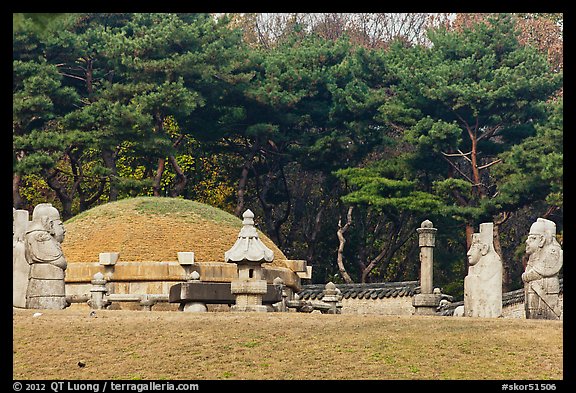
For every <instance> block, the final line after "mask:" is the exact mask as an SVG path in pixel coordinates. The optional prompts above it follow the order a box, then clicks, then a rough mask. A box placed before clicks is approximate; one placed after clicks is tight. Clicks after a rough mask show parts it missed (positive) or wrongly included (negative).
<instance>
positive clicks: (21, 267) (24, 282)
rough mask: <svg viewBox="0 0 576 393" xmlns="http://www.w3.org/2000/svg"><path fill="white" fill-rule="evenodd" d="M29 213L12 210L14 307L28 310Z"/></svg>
mask: <svg viewBox="0 0 576 393" xmlns="http://www.w3.org/2000/svg"><path fill="white" fill-rule="evenodd" d="M28 215H29V213H28V211H27V210H16V209H14V208H12V306H14V307H18V308H26V292H27V291H28V280H29V278H30V265H29V264H28V261H27V260H26V246H25V245H24V235H25V234H26V227H27V226H28Z"/></svg>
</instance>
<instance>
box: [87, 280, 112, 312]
mask: <svg viewBox="0 0 576 393" xmlns="http://www.w3.org/2000/svg"><path fill="white" fill-rule="evenodd" d="M106 282H107V281H106V279H105V278H104V274H102V273H100V272H98V273H96V274H94V276H93V277H92V280H91V281H90V283H91V284H92V287H91V288H90V300H89V301H88V305H89V306H90V308H92V309H94V310H102V309H105V308H106V307H108V305H109V302H108V300H106V294H107V293H108V290H107V289H106Z"/></svg>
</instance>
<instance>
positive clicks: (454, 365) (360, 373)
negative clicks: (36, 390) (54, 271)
mask: <svg viewBox="0 0 576 393" xmlns="http://www.w3.org/2000/svg"><path fill="white" fill-rule="evenodd" d="M34 312H36V311H35V310H16V311H15V314H14V317H13V333H14V337H13V378H14V379H70V380H76V379H77V380H88V379H104V380H109V379H112V380H118V379H124V380H139V379H142V380H149V379H152V380H163V379H175V380H222V379H233V380H240V379H242V380H291V379H296V380H327V379H350V380H398V379H403V380H410V379H425V380H432V379H434V380H478V379H482V380H484V379H486V380H488V379H505V380H560V379H562V378H563V366H562V365H563V361H562V359H563V358H562V356H563V351H562V335H563V330H562V322H559V321H534V320H520V319H471V318H451V317H421V316H410V317H389V316H376V315H324V314H316V313H313V314H301V313H263V314H260V313H232V312H211V313H204V314H194V313H182V312H168V311H164V312H163V311H152V312H145V311H111V310H105V311H104V310H103V311H97V313H96V317H90V316H89V311H88V310H85V309H67V310H45V311H43V314H42V315H41V316H40V317H33V316H32V315H33V314H34ZM79 361H82V362H84V363H85V364H86V366H85V367H83V368H80V367H79V366H78V362H79Z"/></svg>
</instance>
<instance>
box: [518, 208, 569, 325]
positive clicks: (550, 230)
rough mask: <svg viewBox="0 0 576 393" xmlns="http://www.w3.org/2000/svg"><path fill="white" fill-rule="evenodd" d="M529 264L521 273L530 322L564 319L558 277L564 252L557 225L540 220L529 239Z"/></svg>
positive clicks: (527, 316)
mask: <svg viewBox="0 0 576 393" xmlns="http://www.w3.org/2000/svg"><path fill="white" fill-rule="evenodd" d="M526 254H528V263H527V265H526V270H525V271H524V273H522V281H523V282H524V294H525V295H524V296H525V298H524V309H525V311H526V318H527V319H562V310H561V307H560V304H559V293H560V281H559V278H558V273H559V272H560V269H561V268H562V264H563V251H562V248H561V246H560V244H559V243H558V241H557V240H556V224H555V223H554V222H553V221H550V220H546V219H544V218H538V220H536V222H535V223H533V224H532V226H531V227H530V233H529V234H528V238H527V239H526Z"/></svg>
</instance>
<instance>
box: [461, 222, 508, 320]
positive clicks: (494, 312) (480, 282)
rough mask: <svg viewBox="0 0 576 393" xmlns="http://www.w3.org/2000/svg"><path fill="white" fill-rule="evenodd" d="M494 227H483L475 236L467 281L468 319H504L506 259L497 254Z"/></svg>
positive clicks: (465, 312) (466, 310)
mask: <svg viewBox="0 0 576 393" xmlns="http://www.w3.org/2000/svg"><path fill="white" fill-rule="evenodd" d="M493 230H494V224H493V223H491V222H489V223H483V224H480V233H474V234H473V235H472V244H471V245H470V249H469V250H468V253H467V254H466V255H467V256H468V263H469V267H468V275H467V276H466V277H465V278H464V316H467V317H482V318H498V317H500V316H501V315H502V259H501V258H500V256H499V255H498V253H496V251H495V250H494V245H493Z"/></svg>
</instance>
